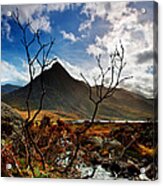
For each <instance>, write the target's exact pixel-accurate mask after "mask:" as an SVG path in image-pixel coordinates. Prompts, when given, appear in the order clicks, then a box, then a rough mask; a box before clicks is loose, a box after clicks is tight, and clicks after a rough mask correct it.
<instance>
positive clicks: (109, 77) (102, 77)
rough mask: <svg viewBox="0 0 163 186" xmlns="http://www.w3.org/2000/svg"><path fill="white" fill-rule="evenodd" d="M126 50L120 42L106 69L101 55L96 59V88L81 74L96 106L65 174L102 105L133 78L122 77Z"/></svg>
mask: <svg viewBox="0 0 163 186" xmlns="http://www.w3.org/2000/svg"><path fill="white" fill-rule="evenodd" d="M124 53H125V50H124V47H123V45H122V43H121V42H120V47H119V49H118V48H117V47H116V48H115V51H114V52H113V53H111V54H110V55H109V61H108V65H107V67H106V68H104V67H103V66H102V64H101V55H99V56H97V57H96V61H97V65H98V68H99V71H100V73H99V75H98V76H97V77H96V78H93V80H94V86H91V84H90V83H89V81H88V80H87V79H86V77H85V76H84V75H83V74H82V73H81V76H82V78H83V80H84V81H85V83H86V85H87V87H88V90H89V99H90V101H91V102H92V103H93V105H94V109H93V112H92V116H91V120H90V122H89V123H87V125H86V126H85V127H84V128H83V129H82V130H80V131H77V137H76V149H75V151H74V156H73V157H72V158H71V161H70V163H69V164H68V166H67V167H66V168H65V170H64V172H67V171H68V169H69V168H71V166H72V165H73V162H74V161H75V159H76V158H77V156H78V151H79V149H80V139H81V136H82V135H83V134H85V133H86V131H87V130H88V129H89V128H90V127H92V125H93V124H94V122H95V119H96V115H97V112H98V109H99V106H100V104H101V103H102V102H103V101H104V100H105V99H108V98H110V97H111V96H112V95H113V94H114V93H115V92H116V90H117V87H118V86H119V85H120V84H121V83H122V82H123V81H125V80H127V79H130V78H132V76H126V77H121V76H122V71H123V69H124V67H125V66H126V62H125V56H124Z"/></svg>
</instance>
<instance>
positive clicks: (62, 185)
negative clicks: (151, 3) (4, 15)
mask: <svg viewBox="0 0 163 186" xmlns="http://www.w3.org/2000/svg"><path fill="white" fill-rule="evenodd" d="M88 1H89V2H90V1H106V0H35V1H33V0H23V1H21V0H1V1H0V4H1V5H3V4H27V3H55V2H59V3H61V2H88ZM111 1H116V0H111ZM131 1H132V0H131ZM133 1H134V0H133ZM157 2H158V3H159V180H157V181H153V182H152V181H151V182H134V181H110V180H109V181H104V180H61V179H60V180H56V179H27V178H26V179H25V178H0V185H2V186H9V185H13V186H27V185H30V186H34V185H35V186H36V185H39V186H45V184H46V186H81V185H84V186H97V185H98V186H106V185H120V186H126V184H129V185H138V184H139V185H148V186H150V185H156V184H157V185H163V175H162V174H163V170H162V165H163V163H162V161H163V152H162V147H163V114H162V112H163V104H162V103H163V86H162V85H161V84H162V83H163V82H162V80H163V37H162V33H163V0H157ZM161 72H162V73H161Z"/></svg>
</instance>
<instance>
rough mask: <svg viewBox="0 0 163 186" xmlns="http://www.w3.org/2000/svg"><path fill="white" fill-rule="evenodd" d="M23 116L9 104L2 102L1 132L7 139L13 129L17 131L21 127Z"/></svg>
mask: <svg viewBox="0 0 163 186" xmlns="http://www.w3.org/2000/svg"><path fill="white" fill-rule="evenodd" d="M22 122H23V119H22V117H21V116H20V115H19V114H18V113H17V112H16V111H15V110H14V109H13V108H12V107H10V106H9V105H7V104H6V103H4V102H2V103H1V134H2V138H3V139H5V138H6V137H7V136H11V135H12V134H13V129H15V130H16V131H17V132H19V130H20V129H21V123H22Z"/></svg>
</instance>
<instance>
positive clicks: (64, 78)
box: [2, 62, 153, 119]
mask: <svg viewBox="0 0 163 186" xmlns="http://www.w3.org/2000/svg"><path fill="white" fill-rule="evenodd" d="M44 83H45V88H46V95H45V99H44V102H43V109H44V110H57V111H64V112H68V113H76V114H77V115H78V117H79V118H89V117H90V115H91V113H92V111H93V104H92V103H91V102H90V100H89V98H88V89H87V86H86V84H85V83H84V82H82V81H79V80H76V79H74V78H72V77H71V76H70V74H69V73H68V72H67V71H66V70H65V69H64V68H63V67H62V66H61V65H60V64H59V63H58V62H57V63H55V64H54V65H53V66H52V68H51V69H49V70H46V71H45V72H44ZM28 89H29V84H27V85H26V86H25V87H22V88H20V89H18V90H15V91H13V92H11V93H8V94H5V95H3V96H2V100H3V101H4V102H6V103H7V104H9V105H11V106H12V107H15V108H17V109H20V110H26V104H25V98H26V96H27V93H28ZM40 91H41V87H40V76H37V77H36V78H35V80H34V82H33V89H32V95H31V101H30V105H31V109H33V110H34V109H37V108H38V105H39V97H40V95H41V94H40ZM152 112H153V104H152V102H151V100H148V99H146V98H144V97H142V96H140V95H137V94H134V93H132V92H129V91H126V90H124V89H118V90H117V91H116V93H115V94H114V95H113V96H112V97H111V98H110V99H108V100H105V101H104V103H103V104H102V105H101V106H100V109H99V113H98V116H99V118H102V119H109V118H123V119H146V118H151V117H152Z"/></svg>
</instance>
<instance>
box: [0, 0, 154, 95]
mask: <svg viewBox="0 0 163 186" xmlns="http://www.w3.org/2000/svg"><path fill="white" fill-rule="evenodd" d="M16 7H17V8H18V10H19V14H20V20H21V23H22V24H25V23H26V22H27V20H28V19H29V20H30V21H31V23H32V24H31V26H32V28H33V30H37V29H39V30H40V31H41V33H42V40H44V41H45V40H48V38H49V37H50V36H51V37H54V38H55V45H54V47H53V49H52V52H51V57H53V56H57V57H58V59H59V61H60V62H61V64H62V65H63V66H64V67H65V68H66V69H67V70H68V72H70V73H71V75H72V76H73V77H75V78H77V79H81V76H80V73H81V72H82V73H83V74H84V75H85V76H86V78H87V79H88V80H89V81H90V83H91V84H93V81H92V77H95V76H96V75H97V74H98V70H99V69H98V67H97V64H96V60H95V57H96V56H97V55H98V54H102V65H103V67H104V68H105V67H106V66H107V64H108V61H109V60H108V57H107V56H108V54H109V53H110V52H111V51H113V50H114V48H115V46H118V45H119V42H120V41H121V42H122V44H123V46H124V48H125V61H126V62H127V65H126V67H125V69H124V71H123V74H122V76H126V75H127V76H128V75H132V76H133V78H132V79H130V80H128V81H125V82H124V83H123V85H121V86H122V87H124V88H126V89H128V90H132V91H134V92H136V93H139V94H141V95H144V96H146V97H153V75H154V74H155V73H156V70H155V65H154V59H155V58H156V55H157V48H155V47H154V46H155V43H154V42H153V38H154V34H153V28H155V29H157V23H156V22H155V21H153V20H154V11H155V5H154V3H153V2H147V1H146V2H111V3H109V2H104V3H76V4H72V3H59V4H42V5H39V4H35V5H22V6H20V5H19V6H16V5H13V6H11V5H8V6H5V5H3V6H1V36H2V38H1V72H2V73H1V82H2V84H6V83H12V84H17V85H25V84H26V83H27V82H28V78H29V77H28V65H27V62H26V56H25V51H24V48H23V46H22V44H21V42H20V39H21V32H20V30H19V28H18V27H17V25H15V23H14V21H13V20H12V18H11V17H10V16H9V15H10V12H11V11H15V9H16ZM32 34H33V31H32V30H29V33H28V36H29V38H30V37H31V36H32ZM35 47H37V46H33V49H32V51H34V49H35ZM38 73H39V71H38Z"/></svg>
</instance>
